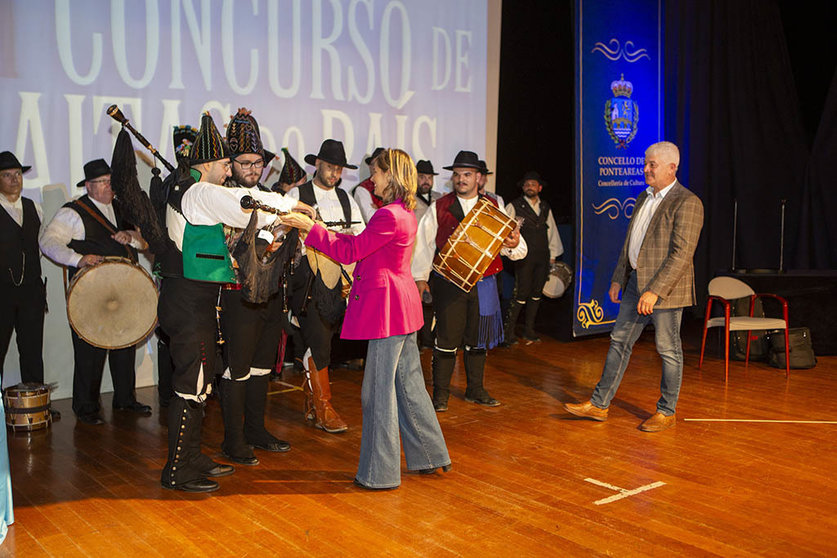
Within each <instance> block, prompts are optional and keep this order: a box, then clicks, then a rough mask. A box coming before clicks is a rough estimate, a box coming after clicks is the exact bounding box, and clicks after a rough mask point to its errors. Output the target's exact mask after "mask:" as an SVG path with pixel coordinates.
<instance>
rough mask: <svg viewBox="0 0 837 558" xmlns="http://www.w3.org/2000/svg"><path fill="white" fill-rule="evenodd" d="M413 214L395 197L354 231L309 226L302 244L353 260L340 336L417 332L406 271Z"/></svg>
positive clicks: (414, 295) (415, 299)
mask: <svg viewBox="0 0 837 558" xmlns="http://www.w3.org/2000/svg"><path fill="white" fill-rule="evenodd" d="M416 228H417V224H416V218H415V216H414V215H413V213H412V212H411V211H409V210H408V209H406V208H405V207H404V204H403V203H402V202H401V201H400V200H399V201H395V202H392V203H390V204H388V205H385V206H384V207H382V208H381V209H379V210H377V211H376V212H375V214H374V215H373V216H372V218H371V219H370V220H369V223H368V224H367V225H366V228H365V229H364V230H363V232H361V233H360V234H359V235H357V236H352V235H347V234H340V233H335V232H332V231H329V230H326V229H325V228H324V227H322V226H320V225H315V226H314V227H313V228H312V229H311V232H310V233H309V234H308V238H307V239H306V240H305V244H306V245H307V246H311V247H313V248H316V249H317V250H319V251H320V252H323V253H324V254H326V255H328V256H330V257H331V258H333V259H334V260H336V261H338V262H340V263H345V264H348V263H352V262H358V264H357V266H355V271H354V277H353V278H352V281H353V283H352V290H351V292H350V293H349V307H348V308H347V309H346V317H345V319H344V320H343V331H342V332H341V334H340V337H342V338H343V339H382V338H384V337H390V336H392V335H406V334H408V333H413V332H414V331H418V330H419V329H420V328H421V326H422V324H424V317H423V316H422V311H421V300H420V299H419V295H418V289H416V284H415V282H414V281H413V277H412V275H411V273H410V259H411V258H412V254H413V243H414V242H415V240H416Z"/></svg>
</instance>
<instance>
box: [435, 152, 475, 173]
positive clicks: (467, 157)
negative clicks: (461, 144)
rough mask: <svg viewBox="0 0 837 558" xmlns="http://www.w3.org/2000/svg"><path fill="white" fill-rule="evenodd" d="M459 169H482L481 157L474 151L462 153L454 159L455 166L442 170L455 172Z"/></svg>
mask: <svg viewBox="0 0 837 558" xmlns="http://www.w3.org/2000/svg"><path fill="white" fill-rule="evenodd" d="M457 167H462V168H466V169H477V170H479V169H481V168H482V165H481V164H480V157H479V155H477V154H476V153H474V152H473V151H460V152H459V153H457V154H456V158H454V160H453V164H451V165H450V166H447V167H442V168H443V169H445V170H453V169H455V168H457Z"/></svg>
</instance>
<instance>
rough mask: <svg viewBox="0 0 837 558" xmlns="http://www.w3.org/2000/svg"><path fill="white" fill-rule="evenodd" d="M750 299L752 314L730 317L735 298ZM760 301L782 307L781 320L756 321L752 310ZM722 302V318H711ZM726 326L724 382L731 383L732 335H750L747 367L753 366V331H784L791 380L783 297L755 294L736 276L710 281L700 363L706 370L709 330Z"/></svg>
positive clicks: (786, 315)
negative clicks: (705, 361)
mask: <svg viewBox="0 0 837 558" xmlns="http://www.w3.org/2000/svg"><path fill="white" fill-rule="evenodd" d="M743 297H749V298H750V314H749V315H748V316H730V315H729V314H730V302H729V301H730V300H733V299H736V298H743ZM758 298H772V299H775V300H777V301H779V302H780V303H781V304H782V317H783V319H779V318H756V317H753V307H754V305H755V302H756V299H758ZM715 303H719V304H721V305H722V306H723V307H724V315H723V316H722V317H720V316H719V317H717V318H710V317H709V316H710V313H711V312H712V306H713V305H714V304H715ZM721 326H723V327H724V382H726V381H728V380H729V332H730V331H746V332H747V355H746V357H745V359H744V366H745V367H747V366H748V365H749V363H750V339H751V332H753V331H764V330H777V329H782V330H784V331H785V377H790V360H789V359H790V354H789V351H788V301H787V300H785V299H784V298H782V297H780V296H777V295H774V294H769V293H759V294H756V293H755V292H754V291H753V289H751V288H750V286H749V285H747V283H744V282H743V281H739V280H738V279H735V278H733V277H716V278H715V279H712V281H710V282H709V299H708V300H707V301H706V315H705V316H704V319H703V341H702V342H701V344H700V364H698V368H702V367H703V352H704V349H705V348H706V332H707V330H708V329H709V328H710V327H721Z"/></svg>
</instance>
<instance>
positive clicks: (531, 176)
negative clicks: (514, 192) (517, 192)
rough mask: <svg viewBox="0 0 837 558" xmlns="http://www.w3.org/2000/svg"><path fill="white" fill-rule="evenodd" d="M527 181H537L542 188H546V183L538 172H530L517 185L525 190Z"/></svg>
mask: <svg viewBox="0 0 837 558" xmlns="http://www.w3.org/2000/svg"><path fill="white" fill-rule="evenodd" d="M527 180H537V181H538V184H540V185H541V186H546V182H545V181H544V179H543V178H541V175H540V174H539V173H538V172H537V171H529V172H527V173H526V174H524V175H523V178H521V179H520V181H519V182H518V183H517V187H518V188H523V183H524V182H526V181H527Z"/></svg>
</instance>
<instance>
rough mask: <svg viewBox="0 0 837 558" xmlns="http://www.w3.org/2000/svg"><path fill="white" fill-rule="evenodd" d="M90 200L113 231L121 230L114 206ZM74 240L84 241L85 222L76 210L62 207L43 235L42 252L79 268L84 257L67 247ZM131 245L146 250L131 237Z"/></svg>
mask: <svg viewBox="0 0 837 558" xmlns="http://www.w3.org/2000/svg"><path fill="white" fill-rule="evenodd" d="M88 199H89V200H90V201H91V202H93V205H94V206H96V209H98V210H99V211H100V212H101V213H102V215H104V216H105V218H106V219H107V221H108V223H110V225H111V226H112V227H113V229H114V230H119V227H117V226H116V214H115V213H114V211H113V205H112V204H109V203H108V204H105V203H101V202H98V201H96V200H94V199H93V198H88ZM72 240H84V221H82V219H81V215H79V213H78V212H77V211H76V210H75V209H71V208H69V207H62V208H60V209H59V210H58V211H57V212H56V213H55V217H53V218H52V221H50V222H49V224H48V225H47V226H46V228H45V229H44V230H43V232H42V233H41V239H40V245H41V252H43V253H44V255H45V256H46V257H48V258H49V259H51V260H52V261H54V262H55V263H57V264H60V265H66V266H69V267H78V262H79V261H81V258H83V257H84V256H83V255H82V254H79V253H78V252H76V251H75V250H73V249H72V248H70V247H69V246H67V245H68V244H69V243H70V241H72ZM130 245H131V246H133V247H134V248H136V249H138V250H141V249H142V248H144V245H143V244H142V243H141V242H140V241H139V240H137V239H136V238H134V237H131V242H130Z"/></svg>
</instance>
